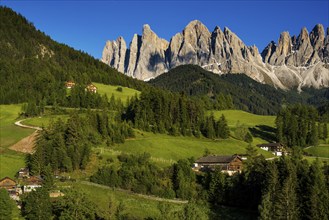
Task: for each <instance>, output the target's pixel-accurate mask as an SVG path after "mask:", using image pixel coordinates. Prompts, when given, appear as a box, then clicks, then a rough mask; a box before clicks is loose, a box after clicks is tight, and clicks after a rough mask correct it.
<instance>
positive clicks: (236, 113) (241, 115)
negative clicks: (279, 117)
mask: <svg viewBox="0 0 329 220" xmlns="http://www.w3.org/2000/svg"><path fill="white" fill-rule="evenodd" d="M212 112H213V113H214V116H215V118H217V119H218V118H219V117H221V116H222V114H223V115H224V116H225V118H226V120H227V122H228V126H229V127H235V126H236V124H237V123H238V121H239V123H240V124H244V125H245V126H247V127H254V126H257V125H266V126H269V127H274V126H275V116H268V115H255V114H252V113H248V112H244V111H241V110H223V111H212Z"/></svg>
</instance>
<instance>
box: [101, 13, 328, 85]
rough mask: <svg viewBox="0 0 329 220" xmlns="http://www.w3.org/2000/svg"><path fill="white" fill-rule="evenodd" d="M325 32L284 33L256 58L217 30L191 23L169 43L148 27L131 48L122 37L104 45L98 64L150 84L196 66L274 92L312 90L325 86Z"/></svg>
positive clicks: (252, 49)
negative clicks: (254, 82) (170, 72)
mask: <svg viewBox="0 0 329 220" xmlns="http://www.w3.org/2000/svg"><path fill="white" fill-rule="evenodd" d="M328 32H329V29H327V35H326V36H325V35H324V28H323V26H322V25H320V24H318V25H316V26H315V27H314V28H313V29H312V31H311V32H310V33H308V31H307V29H306V28H303V29H301V32H300V34H299V35H298V36H292V37H291V36H290V34H289V33H288V32H287V31H285V32H282V33H281V34H280V37H279V39H278V41H277V43H275V42H274V41H272V42H270V43H269V44H268V45H267V46H266V48H265V49H264V50H263V51H262V53H261V54H260V53H259V51H258V48H257V47H256V46H247V45H245V44H244V43H243V41H242V40H241V39H240V38H239V37H238V36H237V35H236V34H235V33H234V32H232V31H231V30H230V29H229V28H227V27H225V28H224V30H221V29H220V28H219V27H218V26H216V27H215V28H214V30H213V31H212V32H209V30H208V28H207V27H206V26H205V25H204V24H203V23H202V22H200V21H198V20H194V21H191V22H190V23H188V24H187V26H186V27H185V28H184V29H183V30H182V31H181V32H180V33H177V34H176V35H175V36H173V37H172V38H171V39H170V42H168V41H167V40H165V39H162V38H160V37H158V35H157V34H156V33H155V32H154V31H152V29H151V27H150V26H149V25H148V24H145V25H144V26H143V29H142V34H141V35H137V34H135V35H134V37H133V39H132V41H131V43H130V46H129V48H127V47H126V42H125V41H124V39H123V38H122V37H119V38H118V39H116V40H115V41H108V42H107V43H106V45H105V47H104V51H103V57H102V61H103V62H105V63H107V64H108V65H110V66H112V67H114V68H116V69H118V70H119V71H120V72H123V73H124V74H126V75H128V76H131V77H135V78H138V79H141V80H148V79H150V78H154V77H156V76H158V75H160V74H162V73H164V72H167V71H168V70H170V69H172V68H174V67H176V66H179V65H183V64H196V65H199V66H201V67H202V68H204V69H207V70H209V71H212V72H214V73H219V74H224V73H245V74H246V75H248V76H249V77H251V78H253V79H255V80H257V81H259V82H261V83H268V84H270V85H273V86H275V87H279V88H282V89H288V88H292V87H296V86H298V87H300V88H301V87H309V86H313V87H316V88H319V87H324V86H329V69H328V66H329V65H327V64H326V65H325V63H328V62H329V36H328Z"/></svg>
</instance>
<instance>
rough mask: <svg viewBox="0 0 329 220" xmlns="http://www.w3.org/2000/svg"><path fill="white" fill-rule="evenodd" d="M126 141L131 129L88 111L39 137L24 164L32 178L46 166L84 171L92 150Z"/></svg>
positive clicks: (103, 114) (108, 116)
mask: <svg viewBox="0 0 329 220" xmlns="http://www.w3.org/2000/svg"><path fill="white" fill-rule="evenodd" d="M128 137H134V131H133V129H132V128H131V126H130V125H129V124H128V123H126V122H122V121H121V120H119V119H117V118H116V117H114V116H113V117H111V114H110V113H109V112H106V111H103V112H97V111H90V110H89V111H88V112H87V113H86V116H80V115H79V114H77V112H75V111H74V112H72V113H71V115H70V117H69V119H68V120H67V122H64V121H63V120H61V119H58V120H57V121H56V122H52V123H50V126H49V127H48V128H44V129H43V130H42V131H41V132H40V133H39V135H38V137H37V140H36V144H35V152H34V153H33V154H31V155H28V158H27V164H28V166H29V168H30V170H31V172H32V173H33V174H35V175H40V174H42V173H43V171H44V169H45V168H46V167H47V166H50V167H51V169H52V171H53V172H56V171H65V172H71V171H72V170H76V169H84V168H85V167H86V165H87V163H88V161H89V158H90V154H91V147H92V146H94V145H99V144H101V143H102V142H104V141H105V142H106V144H107V145H112V144H114V143H123V142H124V141H125V139H126V138H128Z"/></svg>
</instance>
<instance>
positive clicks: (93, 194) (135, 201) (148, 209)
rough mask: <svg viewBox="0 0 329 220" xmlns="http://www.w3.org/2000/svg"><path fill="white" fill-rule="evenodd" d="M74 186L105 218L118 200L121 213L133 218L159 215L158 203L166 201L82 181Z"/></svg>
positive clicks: (179, 206)
mask: <svg viewBox="0 0 329 220" xmlns="http://www.w3.org/2000/svg"><path fill="white" fill-rule="evenodd" d="M74 186H75V187H76V188H78V189H79V190H81V191H82V192H84V193H85V194H86V195H87V196H88V198H90V200H91V201H93V202H94V204H97V210H99V212H100V213H101V214H102V216H103V217H105V219H109V212H114V211H115V209H116V207H118V205H119V203H120V202H122V204H124V208H123V213H125V214H127V213H129V216H133V217H135V218H134V219H145V218H147V217H152V218H158V217H159V215H160V212H159V210H158V206H159V204H160V203H166V202H159V201H155V200H150V199H147V198H142V197H140V196H138V195H135V194H131V193H128V192H125V191H120V190H116V189H110V188H105V187H104V188H101V187H96V186H93V185H86V184H83V183H75V184H74ZM110 201H112V208H109V204H110ZM113 201H114V202H113ZM171 205H172V206H173V208H174V209H175V210H179V209H182V208H183V205H181V204H171Z"/></svg>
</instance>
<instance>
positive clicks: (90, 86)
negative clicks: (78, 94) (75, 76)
mask: <svg viewBox="0 0 329 220" xmlns="http://www.w3.org/2000/svg"><path fill="white" fill-rule="evenodd" d="M74 86H75V82H73V81H67V82H65V87H66V88H67V89H72V88H73V87H74ZM86 91H88V92H92V93H97V87H96V86H95V85H94V84H92V83H90V84H88V85H87V86H86Z"/></svg>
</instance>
